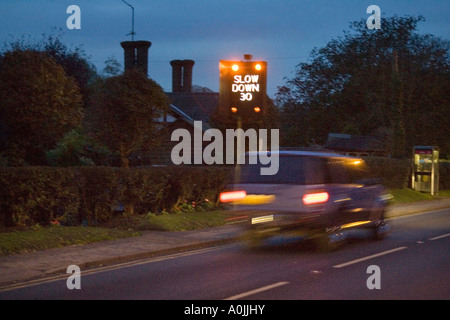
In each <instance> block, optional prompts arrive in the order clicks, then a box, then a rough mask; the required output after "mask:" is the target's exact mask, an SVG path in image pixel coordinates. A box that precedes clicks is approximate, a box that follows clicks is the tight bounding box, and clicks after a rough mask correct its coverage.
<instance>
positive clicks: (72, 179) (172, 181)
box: [0, 166, 229, 227]
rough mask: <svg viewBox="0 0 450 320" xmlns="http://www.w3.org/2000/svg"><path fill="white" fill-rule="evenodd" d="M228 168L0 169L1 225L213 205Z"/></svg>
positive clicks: (100, 219)
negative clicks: (184, 205)
mask: <svg viewBox="0 0 450 320" xmlns="http://www.w3.org/2000/svg"><path fill="white" fill-rule="evenodd" d="M228 174H229V169H225V168H205V167H187V166H186V167H150V168H115V167H94V166H86V167H68V168H54V167H9V168H8V167H0V184H1V186H2V188H1V190H0V205H1V207H0V209H1V212H0V225H1V226H5V227H11V226H24V227H30V226H34V225H36V224H40V225H48V224H50V223H51V222H53V221H55V220H58V222H59V223H61V224H63V225H79V224H85V225H99V224H103V223H106V222H109V221H111V220H112V219H113V218H114V216H115V215H118V214H122V215H124V216H125V217H127V216H130V215H133V214H147V213H148V212H154V213H159V212H167V211H172V210H174V209H179V207H180V206H181V205H183V204H189V205H190V206H191V207H192V208H195V207H196V206H197V205H201V206H200V208H201V209H205V208H213V207H214V205H215V204H217V197H218V193H219V192H220V190H221V189H222V187H223V186H224V185H225V184H226V179H227V177H228Z"/></svg>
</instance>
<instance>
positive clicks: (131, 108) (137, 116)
mask: <svg viewBox="0 0 450 320" xmlns="http://www.w3.org/2000/svg"><path fill="white" fill-rule="evenodd" d="M168 108H169V103H168V99H167V96H166V95H165V93H164V91H163V90H162V88H161V87H160V86H159V85H158V84H157V83H156V82H155V81H153V80H151V79H149V78H147V77H146V76H145V75H144V74H143V73H141V72H139V71H137V70H128V71H126V72H125V73H124V74H123V75H119V76H115V77H111V78H106V79H100V80H98V82H97V83H96V84H95V85H94V89H93V94H92V95H91V97H90V99H89V105H88V107H87V110H86V129H87V132H88V134H90V135H91V136H92V137H93V138H94V139H96V140H97V141H98V142H99V143H100V144H103V145H105V146H106V147H107V148H108V149H109V150H110V151H111V152H115V153H116V154H118V155H119V157H120V160H121V165H122V166H123V167H128V166H129V157H130V155H131V154H132V153H133V152H135V151H138V150H140V149H142V148H149V147H151V146H153V145H156V144H157V143H158V141H159V138H160V136H161V133H160V130H162V128H161V125H160V124H161V123H160V122H158V121H157V120H158V118H161V117H163V116H164V113H165V112H166V111H167V110H168Z"/></svg>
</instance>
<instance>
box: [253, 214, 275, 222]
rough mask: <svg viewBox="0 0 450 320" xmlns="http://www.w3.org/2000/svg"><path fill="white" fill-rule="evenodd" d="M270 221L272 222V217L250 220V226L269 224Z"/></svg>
mask: <svg viewBox="0 0 450 320" xmlns="http://www.w3.org/2000/svg"><path fill="white" fill-rule="evenodd" d="M270 221H273V215H268V216H262V217H256V218H252V224H257V223H264V222H270Z"/></svg>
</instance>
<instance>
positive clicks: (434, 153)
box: [412, 146, 439, 195]
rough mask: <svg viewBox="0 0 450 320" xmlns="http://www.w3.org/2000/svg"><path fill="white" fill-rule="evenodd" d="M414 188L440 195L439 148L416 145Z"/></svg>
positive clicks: (413, 175) (414, 150) (414, 149)
mask: <svg viewBox="0 0 450 320" xmlns="http://www.w3.org/2000/svg"><path fill="white" fill-rule="evenodd" d="M413 152H414V171H413V174H412V188H413V189H414V190H417V191H421V192H427V193H431V194H432V195H438V193H439V149H438V147H433V146H415V147H414V148H413Z"/></svg>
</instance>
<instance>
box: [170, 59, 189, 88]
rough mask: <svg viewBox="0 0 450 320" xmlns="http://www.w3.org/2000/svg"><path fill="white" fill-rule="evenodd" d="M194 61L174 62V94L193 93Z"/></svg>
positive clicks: (172, 64)
mask: <svg viewBox="0 0 450 320" xmlns="http://www.w3.org/2000/svg"><path fill="white" fill-rule="evenodd" d="M194 63H195V62H194V60H172V61H170V65H171V66H172V92H192V69H193V67H194Z"/></svg>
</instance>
